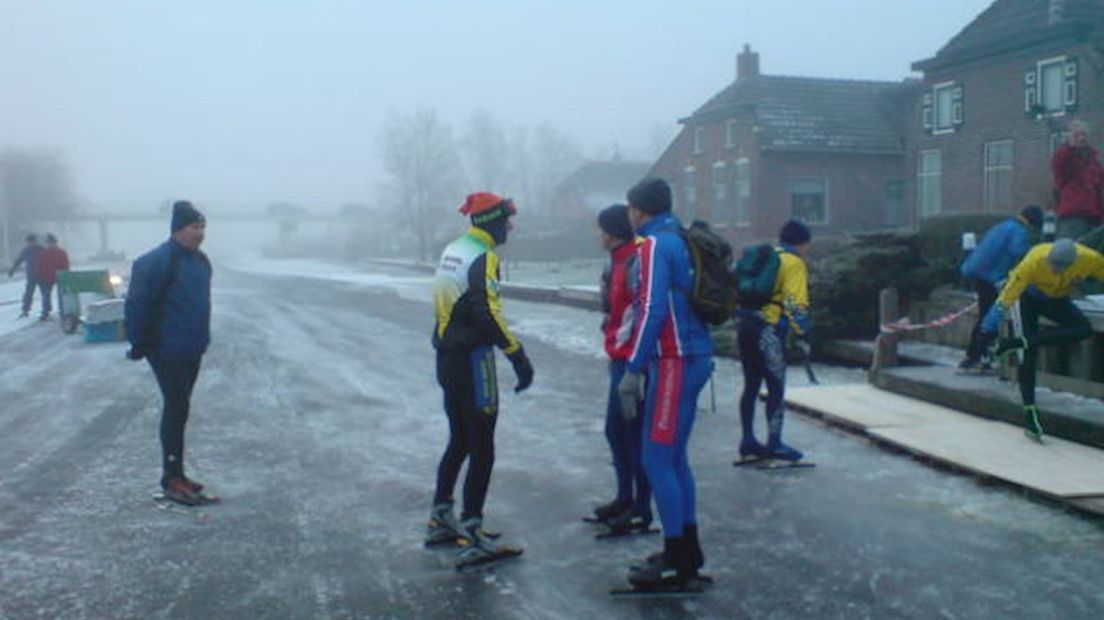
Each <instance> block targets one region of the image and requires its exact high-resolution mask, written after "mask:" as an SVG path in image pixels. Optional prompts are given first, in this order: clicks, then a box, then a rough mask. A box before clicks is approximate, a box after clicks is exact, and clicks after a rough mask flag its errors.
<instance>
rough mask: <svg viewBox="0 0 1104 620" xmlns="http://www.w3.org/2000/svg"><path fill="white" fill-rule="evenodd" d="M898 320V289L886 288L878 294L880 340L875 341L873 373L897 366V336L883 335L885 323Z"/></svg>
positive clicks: (892, 334)
mask: <svg viewBox="0 0 1104 620" xmlns="http://www.w3.org/2000/svg"><path fill="white" fill-rule="evenodd" d="M896 320H897V289H896V288H894V287H892V286H891V287H889V288H884V289H882V290H881V292H880V293H879V294H878V329H879V334H878V338H877V339H876V340H875V341H874V362H873V364H871V366H870V370H871V371H877V370H881V369H882V368H888V367H891V366H896V365H897V363H898V362H897V334H895V333H881V326H882V324H883V323H891V322H893V321H896Z"/></svg>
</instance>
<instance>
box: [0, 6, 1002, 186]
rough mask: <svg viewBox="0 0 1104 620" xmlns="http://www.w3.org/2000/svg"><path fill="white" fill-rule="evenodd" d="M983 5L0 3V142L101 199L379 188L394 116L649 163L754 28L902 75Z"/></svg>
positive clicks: (780, 47) (770, 45)
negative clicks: (556, 134) (486, 118)
mask: <svg viewBox="0 0 1104 620" xmlns="http://www.w3.org/2000/svg"><path fill="white" fill-rule="evenodd" d="M989 4H990V0H842V1H838V2H824V1H823V0H771V1H767V0H738V1H732V0H730V1H727V2H724V1H720V0H716V1H707V0H683V1H679V2H663V3H659V2H656V3H649V2H639V1H628V0H618V1H603V0H593V1H581V0H580V1H576V0H560V1H558V2H553V1H549V2H525V1H521V0H518V1H508V0H495V1H481V0H473V1H471V2H443V1H442V2H432V1H428V0H413V1H411V0H408V1H404V2H385V3H376V2H370V1H367V0H361V1H356V0H347V1H341V0H318V1H308V0H298V1H290V0H249V1H244V0H243V1H236V0H221V1H213V0H190V1H188V2H182V1H172V2H170V1H168V0H164V1H160V2H149V1H145V2H139V1H124V0H95V1H94V2H72V1H67V0H0V148H3V147H7V146H29V147H41V146H45V147H53V148H57V149H59V150H61V151H62V152H63V153H65V155H66V156H67V157H68V160H69V161H70V163H71V164H72V167H73V169H74V173H75V176H76V180H77V190H78V192H79V194H80V195H81V196H82V198H84V199H86V200H87V201H89V202H91V203H95V205H97V206H99V205H110V204H113V203H118V204H141V203H145V202H149V203H156V202H159V201H161V200H164V199H166V198H176V197H191V198H193V199H197V200H200V201H208V202H215V201H217V202H222V203H226V204H240V205H244V206H253V205H256V204H260V205H263V204H267V203H268V202H271V201H275V200H291V201H295V202H301V203H307V204H312V205H325V206H331V207H332V206H333V205H337V204H340V203H342V202H346V201H359V202H368V203H371V202H373V199H374V197H375V196H374V194H375V192H376V191H377V189H376V188H377V187H378V185H379V183H378V181H379V165H378V163H377V159H378V143H379V140H378V136H379V133H380V128H381V126H382V124H383V123H384V122H385V121H386V119H387V117H388V114H389V113H393V112H400V113H401V112H406V111H410V110H413V109H415V108H419V107H431V108H435V109H436V110H437V112H438V113H439V114H440V115H441V116H442V117H443V118H444V119H445V120H447V121H449V122H451V123H452V124H453V126H454V128H455V129H456V131H457V132H458V133H462V132H463V130H464V126H465V124H466V123H467V121H468V119H469V118H470V117H471V115H472V113H473V112H475V111H476V110H478V109H486V110H487V111H489V112H490V113H491V114H492V115H493V116H495V117H496V118H497V119H498V120H499V121H501V122H502V123H504V124H506V125H531V126H532V125H536V124H538V123H540V122H548V123H550V124H552V125H553V126H555V127H557V128H559V129H562V130H564V131H566V132H568V133H569V134H570V135H572V136H573V137H574V138H575V139H576V140H578V141H579V142H580V143H581V144H582V145H583V146H584V147H585V149H586V152H587V154H588V155H590V156H596V157H597V156H602V157H605V156H608V154H609V153H610V152H611V151H612V148H613V145H615V144H616V145H619V146H620V150H621V151H622V152H623V153H624V154H625V155H626V156H627V157H636V158H649V159H650V158H652V157H653V156H654V155H655V153H654V152H652V150H651V148H652V143H654V142H655V134H656V132H657V130H658V129H659V128H664V129H665V130H666V131H667V133H668V134H671V135H673V133H674V132H675V131H676V128H677V124H676V123H677V120H678V118H680V117H683V116H686V115H687V114H689V113H691V112H693V110H694V109H695V108H696V107H697V106H698V105H700V104H701V103H703V102H704V101H705V99H707V98H708V97H709V96H711V95H713V94H714V93H715V92H716V91H718V90H720V89H721V88H723V87H724V86H725V85H726V84H728V83H729V82H730V81H731V80H732V79H733V78H734V73H735V54H736V53H737V51H738V50H739V49H740V48H741V47H742V46H743V44H744V43H750V44H751V45H752V47H753V49H755V50H756V51H758V52H759V53H760V55H761V65H762V71H763V73H769V74H782V75H804V76H819V77H848V78H864V79H885V80H898V79H901V78H903V77H906V76H908V75H909V74H910V70H909V65H910V63H911V62H913V61H916V60H920V59H922V58H927V57H929V56H931V55H932V54H934V53H935V52H936V51H937V50H938V49H939V48H940V47H941V46H942V45H943V44H945V43H946V42H947V40H949V39H950V38H951V37H952V36H954V34H956V33H957V32H958V31H959V30H960V29H961V28H962V27H964V26H965V25H966V24H967V23H968V22H969V21H970V20H971V19H973V17H974V16H976V15H977V14H978V13H979V12H981V11H982V10H984V9H985V7H987V6H988V5H989ZM491 189H493V188H491Z"/></svg>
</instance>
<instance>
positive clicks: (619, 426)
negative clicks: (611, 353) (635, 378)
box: [606, 360, 652, 517]
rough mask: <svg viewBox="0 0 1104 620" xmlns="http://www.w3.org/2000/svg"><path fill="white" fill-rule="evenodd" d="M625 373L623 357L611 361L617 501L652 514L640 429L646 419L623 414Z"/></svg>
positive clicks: (609, 406) (609, 410) (609, 434)
mask: <svg viewBox="0 0 1104 620" xmlns="http://www.w3.org/2000/svg"><path fill="white" fill-rule="evenodd" d="M624 375H625V362H624V360H611V361H610V364H609V376H610V384H609V397H608V398H607V399H606V441H608V442H609V447H610V454H611V455H612V457H613V471H614V473H615V474H616V476H617V501H618V502H623V503H630V502H631V503H632V505H633V507H634V508H635V509H636V513H637V514H639V515H643V516H647V517H651V515H652V488H651V486H650V485H649V484H648V477H647V476H646V475H645V474H644V466H643V465H642V464H641V462H640V442H641V437H642V435H641V428H643V426H644V422H643V420H642V419H641V416H639V415H637V416H636V418H635V419H633V420H626V419H625V418H624V417H623V416H622V415H621V398H620V397H619V396H618V394H617V386H618V384H619V383H621V377H623V376H624ZM634 486H635V493H634V492H633V491H634Z"/></svg>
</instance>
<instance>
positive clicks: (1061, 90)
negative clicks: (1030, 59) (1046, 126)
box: [1035, 56, 1066, 116]
mask: <svg viewBox="0 0 1104 620" xmlns="http://www.w3.org/2000/svg"><path fill="white" fill-rule="evenodd" d="M1051 65H1058V107H1057V108H1056V109H1054V110H1051V109H1049V108H1047V107H1046V101H1045V99H1046V84H1045V83H1044V82H1043V68H1044V67H1049V66H1051ZM1035 74H1036V77H1035V92H1036V93H1037V94H1036V95H1035V101H1036V103H1037V104H1038V105H1039V107H1040V108H1041V109H1042V113H1043V114H1045V115H1047V116H1065V115H1066V57H1065V56H1052V57H1050V58H1044V59H1042V60H1040V61H1038V62H1036V63H1035Z"/></svg>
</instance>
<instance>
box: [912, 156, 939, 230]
mask: <svg viewBox="0 0 1104 620" xmlns="http://www.w3.org/2000/svg"><path fill="white" fill-rule="evenodd" d="M932 154H934V155H936V156H937V158H938V159H937V161H938V162H939V170H937V171H935V172H932V171H927V170H924V162H925V161H926V156H927V155H932ZM930 178H935V179H936V183H935V188H934V190H935V191H934V193H933V194H931V197H932V198H933V201H934V204H935V208H934V209H930V210H929V209H925V208H924V207H925V202H926V201H925V198H926V197H928V194H927V192H925V185H924V182H925V180H927V179H930ZM916 212H917V213H918V214H919V215H920V219H924V218H928V217H932V216H935V215H939V214H940V213H942V212H943V152H942V151H940V150H939V149H924V150H922V151H920V152H919V154H918V157H917V158H916Z"/></svg>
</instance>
